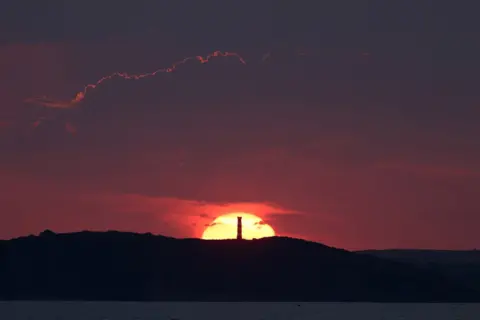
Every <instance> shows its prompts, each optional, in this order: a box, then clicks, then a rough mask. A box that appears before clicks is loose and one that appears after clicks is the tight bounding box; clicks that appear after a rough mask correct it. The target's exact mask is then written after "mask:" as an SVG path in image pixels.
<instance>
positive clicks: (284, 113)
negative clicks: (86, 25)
mask: <svg viewBox="0 0 480 320" xmlns="http://www.w3.org/2000/svg"><path fill="white" fill-rule="evenodd" d="M404 9H405V8H404ZM407 9H408V8H407ZM407 9H405V10H407ZM338 10H340V9H338ZM382 10H383V9H382ZM412 10H413V9H412ZM409 12H410V11H409ZM411 12H416V11H415V10H413V11H411ZM358 14H359V17H357V18H356V19H357V20H355V19H353V18H351V19H350V20H349V21H354V22H355V24H354V23H353V22H352V25H351V26H349V28H350V29H351V30H360V31H359V32H360V33H358V34H357V33H355V32H356V31H355V32H353V31H349V30H350V29H348V30H346V29H345V30H344V29H342V28H343V27H342V28H337V29H335V28H333V29H332V30H330V31H328V32H327V31H322V32H324V33H323V34H322V35H323V38H322V39H323V40H322V41H320V42H318V43H317V42H315V41H314V40H312V41H310V42H307V43H305V44H304V45H302V47H303V48H305V47H306V48H310V49H309V50H307V51H302V52H308V53H309V55H306V56H305V55H298V54H296V53H295V52H297V53H298V50H297V49H298V48H299V46H297V44H295V45H289V46H284V45H280V46H279V45H272V42H274V41H270V43H269V42H268V41H260V40H259V38H261V37H265V38H268V37H269V36H271V35H269V34H268V33H269V32H270V31H271V30H270V29H268V28H263V29H261V28H260V29H259V30H263V31H262V32H259V34H256V35H255V37H253V40H252V41H250V40H249V38H248V32H247V31H248V30H249V29H248V28H247V29H246V30H247V31H245V33H241V32H240V31H239V33H238V34H236V36H235V37H237V38H235V37H233V36H232V37H229V38H225V37H223V36H222V35H223V34H222V33H220V31H219V33H218V34H215V35H214V36H212V37H211V38H205V39H204V38H201V39H200V38H198V37H194V36H193V35H190V33H189V32H186V31H185V32H184V31H182V32H184V33H182V36H183V38H182V41H180V42H179V41H177V40H175V39H176V38H175V37H176V35H175V34H168V32H166V31H159V28H160V27H159V26H156V27H155V28H153V27H152V28H147V29H148V31H147V29H144V30H142V32H137V33H125V32H123V31H122V32H123V33H122V32H116V31H115V32H114V31H109V33H108V34H107V35H102V37H101V39H100V40H99V39H96V38H88V37H87V36H85V37H86V38H79V37H78V35H76V37H75V38H74V37H73V36H72V38H71V39H70V38H68V32H67V31H66V33H67V34H66V35H64V36H62V37H57V36H55V37H53V36H51V37H50V36H48V35H49V34H50V33H48V32H49V31H48V30H47V31H48V32H47V31H42V32H44V33H41V34H40V33H39V34H38V35H37V34H35V39H34V41H30V40H28V41H27V40H25V39H20V38H21V37H20V38H19V39H16V38H15V37H14V36H12V39H11V41H9V42H2V43H1V44H0V61H2V63H1V64H0V177H1V179H0V190H2V192H1V193H0V221H2V223H0V238H11V237H16V236H21V235H27V234H30V233H39V232H40V231H42V230H43V229H46V228H49V229H52V230H54V231H57V232H69V231H78V230H84V229H91V230H106V229H118V230H128V231H137V232H152V233H156V234H164V235H169V236H175V237H197V236H199V235H200V234H201V232H202V228H203V226H204V225H206V224H208V223H210V222H211V221H212V220H213V219H214V218H215V216H217V215H218V214H221V213H222V212H231V211H232V210H234V211H237V210H238V211H248V212H252V213H255V214H257V215H259V216H261V217H262V218H264V219H265V220H266V221H267V222H268V223H269V224H271V225H272V227H273V228H274V229H275V230H276V231H277V233H278V234H279V235H287V236H295V237H301V238H306V239H310V240H314V241H320V242H323V243H325V244H327V245H332V246H338V247H345V248H347V249H364V248H392V247H415V248H419V247H422V248H462V249H464V248H467V249H468V248H474V247H476V246H478V243H479V241H480V237H479V236H478V232H477V229H478V228H477V226H478V224H479V222H480V218H479V212H480V202H479V200H478V196H477V194H478V190H480V166H479V163H480V147H479V144H478V137H479V136H480V130H479V129H478V128H479V127H478V121H477V119H478V116H479V115H480V112H479V109H478V102H479V101H478V100H479V99H478V94H477V92H476V91H477V90H476V85H475V84H476V82H478V80H477V79H476V77H474V74H475V70H477V71H478V69H480V68H479V67H480V64H478V63H477V62H474V59H473V58H471V59H470V57H473V56H474V55H475V52H476V51H474V50H473V49H472V47H471V46H470V42H468V40H469V39H470V38H468V37H467V36H466V34H465V33H463V31H462V30H453V31H452V30H450V31H451V32H456V35H457V36H462V35H463V36H464V43H463V47H462V46H460V47H458V44H457V50H450V51H449V49H448V48H450V47H451V46H452V45H453V42H452V41H454V40H453V39H454V38H455V37H453V36H450V35H448V33H444V32H443V31H442V29H438V30H433V29H432V30H433V31H432V30H431V29H428V28H427V29H428V31H425V30H427V29H421V30H417V29H415V28H419V27H418V25H412V26H410V25H400V27H402V26H403V27H402V28H403V29H402V30H403V31H402V32H395V28H394V27H391V26H390V29H389V28H386V29H385V30H387V31H386V32H385V33H381V32H372V31H371V30H370V31H371V32H365V28H363V29H362V28H360V29H359V27H361V26H363V27H365V25H364V23H366V22H365V21H366V20H368V19H367V18H365V17H363V16H362V17H363V18H362V17H360V15H362V14H364V13H362V12H359V13H358ZM342 19H343V18H342ZM345 19H346V18H345ZM352 19H353V20H352ZM255 21H256V20H255ZM255 21H254V22H252V23H253V24H254V23H257V22H255ZM258 21H263V22H262V23H265V24H267V25H268V22H265V21H266V20H261V19H258ZM322 21H324V22H325V21H326V22H325V23H327V24H328V23H334V22H332V21H329V20H328V21H327V20H322ZM382 21H383V20H382ZM63 23H67V22H63ZM258 23H260V22H258ZM271 23H273V22H271ZM382 23H385V21H383V22H382ZM412 23H413V22H412ZM320 27H321V26H316V27H315V28H320ZM337 27H338V26H337ZM145 28H146V27H145ZM231 28H233V27H231ZM227 29H228V28H227ZM280 29H281V28H280ZM327 29H328V28H327ZM367 29H368V28H367ZM52 30H53V29H52ZM162 30H163V29H162ZM165 30H167V29H165ZM189 30H190V29H189ZM229 30H230V29H229ZM232 30H233V29H232ZM232 30H230V31H232ZM269 30H270V31H269ZM322 30H324V29H322ZM362 30H363V32H364V33H361V31H362ZM382 30H383V29H382ZM412 30H413V31H412ZM301 31H302V32H303V31H305V29H302V30H301ZM367 31H368V30H367ZM397 31H398V30H397ZM29 32H30V31H29ZM32 32H33V31H32ZM39 32H40V31H39ZM72 32H73V31H72ZM179 32H180V31H179ZM232 32H233V31H232ZM298 32H299V33H300V31H298ZM319 32H320V31H319ZM12 34H13V33H12ZM19 34H20V33H19ZM22 34H24V33H22ZM25 34H26V33H25ZM31 34H32V37H33V34H34V33H31ZM51 34H53V33H51ZM334 36H336V37H334ZM189 37H190V38H189ZM295 37H296V36H292V35H289V36H288V37H287V38H288V39H292V38H295ZM305 37H306V36H305ZM309 37H311V36H309ZM311 38H313V37H311ZM189 39H190V40H191V41H189ZM226 39H227V40H226ZM236 39H237V40H238V41H235V40H236ZM245 39H247V40H245ZM295 39H296V38H295ZM299 39H300V37H299ZM339 39H342V41H340V40H339ZM472 39H473V38H472ZM194 40H195V41H194ZM449 41H450V42H449ZM472 41H473V40H472ZM235 42H236V43H237V44H236V45H234V43H235ZM299 42H300V40H299ZM215 43H217V44H218V45H215ZM444 47H445V48H444ZM217 49H219V50H227V51H236V52H238V53H240V54H241V55H242V56H243V57H244V58H245V59H246V60H247V66H243V65H241V64H239V63H238V61H236V60H234V59H231V58H230V59H229V58H225V59H224V58H219V59H216V60H215V61H212V62H211V63H209V64H208V65H199V64H195V63H191V64H188V65H185V66H183V67H182V68H179V70H177V71H178V72H176V73H174V74H167V75H159V76H157V77H155V78H151V79H145V80H141V81H136V82H132V81H122V80H118V79H116V80H112V81H109V82H107V83H105V84H104V85H102V86H101V87H99V88H98V89H97V90H92V91H91V92H90V94H89V95H88V96H87V98H86V99H85V101H84V102H83V103H82V105H81V106H80V108H79V109H78V110H45V109H42V108H41V107H40V106H34V105H26V104H24V103H23V102H22V101H23V100H24V99H25V98H29V97H36V96H43V95H46V96H49V97H54V98H57V99H60V100H68V99H71V98H73V97H74V95H75V93H77V92H78V91H81V90H82V88H83V85H85V84H87V83H92V82H95V81H96V80H97V79H99V78H100V77H102V76H104V75H107V74H110V73H112V72H115V71H126V72H133V73H137V72H149V71H153V70H155V69H158V68H162V67H167V66H168V65H169V64H170V63H172V62H174V61H177V60H180V59H182V58H184V57H186V56H192V55H198V54H200V55H205V54H208V53H209V52H212V51H214V50H217ZM302 50H304V49H302ZM269 51H270V52H271V53H272V54H271V59H269V61H267V62H268V63H262V62H261V60H262V57H263V56H264V54H265V53H266V52H269ZM365 51H368V53H369V54H368V55H365V54H363V53H364V52H365ZM462 59H463V60H462ZM461 61H467V62H468V63H467V62H465V63H463V62H461ZM477 84H478V83H477ZM40 117H47V120H46V121H43V122H42V123H41V124H40V125H39V126H38V127H37V128H36V129H35V130H32V124H33V122H34V121H36V120H38V119H39V118H40ZM66 123H68V124H67V128H68V129H69V130H66ZM68 131H70V133H72V132H74V133H75V134H74V135H72V134H70V133H69V132H68Z"/></svg>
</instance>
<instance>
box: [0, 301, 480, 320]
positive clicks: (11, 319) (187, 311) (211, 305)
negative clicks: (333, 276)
mask: <svg viewBox="0 0 480 320" xmlns="http://www.w3.org/2000/svg"><path fill="white" fill-rule="evenodd" d="M0 319H1V320H67V319H68V320H107V319H108V320H160V319H165V320H277V319H278V320H290V319H292V320H293V319H295V320H300V319H305V320H307V319H308V320H313V319H315V320H329V319H331V320H357V319H362V320H363V319H365V320H377V319H378V320H397V319H402V320H406V319H411V320H447V319H448V320H470V319H472V320H480V304H446V303H438V304H436V303H431V304H422V303H418V304H407V303H304V302H277V303H275V302H269V303H264V302H258V303H256V302H237V303H227V302H225V303H224V302H193V303H192V302H150V303H143V302H22V301H16V302H0Z"/></svg>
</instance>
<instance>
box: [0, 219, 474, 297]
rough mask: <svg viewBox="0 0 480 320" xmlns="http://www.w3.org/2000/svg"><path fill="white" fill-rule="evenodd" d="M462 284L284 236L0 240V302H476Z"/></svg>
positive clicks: (374, 256) (438, 273) (426, 269)
mask: <svg viewBox="0 0 480 320" xmlns="http://www.w3.org/2000/svg"><path fill="white" fill-rule="evenodd" d="M240 231H241V229H240ZM240 236H241V234H240ZM478 266H479V265H478V264H477V268H476V270H478V269H479V268H478ZM457 267H459V266H458V265H457ZM463 267H464V268H467V266H465V265H464V266H463ZM471 268H472V270H473V269H474V268H473V267H471ZM449 270H450V269H449ZM475 272H476V275H477V279H479V278H480V277H478V275H479V274H480V272H479V271H475ZM471 274H472V277H473V271H472V273H471ZM467 280H468V279H466V278H462V277H459V276H456V275H455V274H452V273H451V272H448V270H447V269H445V268H443V267H442V266H441V265H440V264H430V265H420V264H418V263H412V262H411V261H405V260H402V259H395V258H391V257H383V256H382V254H378V252H375V251H373V252H349V251H346V250H342V249H337V248H332V247H328V246H326V245H323V244H320V243H314V242H309V241H305V240H301V239H293V238H286V237H271V238H263V239H257V240H243V239H233V240H200V239H176V238H170V237H165V236H160V235H152V234H136V233H128V232H117V231H109V232H88V231H84V232H78V233H65V234H56V233H54V232H52V231H48V230H47V231H44V232H42V233H41V234H40V235H38V236H33V235H31V236H27V237H21V238H16V239H12V240H4V241H0V283H1V286H0V299H3V300H90V301H94V300H110V301H112V300H113V301H127V300H128V301H372V302H474V301H477V302H478V301H480V285H479V284H480V282H477V284H476V285H475V284H472V283H470V282H468V281H467Z"/></svg>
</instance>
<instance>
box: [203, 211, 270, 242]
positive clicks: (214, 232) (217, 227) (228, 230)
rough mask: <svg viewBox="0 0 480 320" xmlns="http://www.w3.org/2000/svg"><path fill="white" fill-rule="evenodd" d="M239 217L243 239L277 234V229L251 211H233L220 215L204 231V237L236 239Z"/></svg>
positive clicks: (209, 238) (207, 238)
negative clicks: (239, 218) (240, 218)
mask: <svg viewBox="0 0 480 320" xmlns="http://www.w3.org/2000/svg"><path fill="white" fill-rule="evenodd" d="M237 217H242V231H243V232H242V233H243V239H247V240H251V239H258V238H264V237H273V236H275V231H274V230H273V228H272V227H271V226H269V225H268V224H266V223H265V222H264V221H263V220H262V219H261V218H259V217H257V216H256V215H254V214H251V213H245V212H233V213H228V214H224V215H221V216H219V217H218V218H216V219H215V220H214V221H213V222H212V223H211V224H210V225H208V226H207V228H206V229H205V231H204V232H203V235H202V239H205V240H218V239H235V238H236V237H237Z"/></svg>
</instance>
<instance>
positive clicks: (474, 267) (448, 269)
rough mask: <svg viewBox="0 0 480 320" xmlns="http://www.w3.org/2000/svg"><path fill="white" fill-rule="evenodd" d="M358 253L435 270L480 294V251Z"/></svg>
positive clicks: (376, 251) (374, 251)
mask: <svg viewBox="0 0 480 320" xmlns="http://www.w3.org/2000/svg"><path fill="white" fill-rule="evenodd" d="M357 253H361V254H367V255H371V256H375V257H378V258H381V259H388V260H391V261H397V262H402V263H408V264H411V265H415V266H417V267H420V268H423V269H427V270H435V271H436V272H438V273H440V274H442V275H443V276H445V277H448V278H449V279H453V280H454V281H455V282H456V283H460V284H462V286H464V287H467V288H471V289H473V290H476V291H479V292H480V251H478V250H465V251H453V250H413V249H391V250H365V251H358V252H357Z"/></svg>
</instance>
